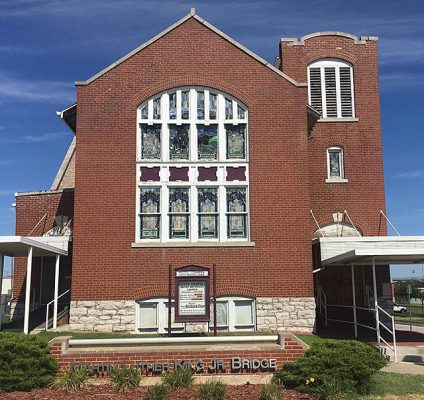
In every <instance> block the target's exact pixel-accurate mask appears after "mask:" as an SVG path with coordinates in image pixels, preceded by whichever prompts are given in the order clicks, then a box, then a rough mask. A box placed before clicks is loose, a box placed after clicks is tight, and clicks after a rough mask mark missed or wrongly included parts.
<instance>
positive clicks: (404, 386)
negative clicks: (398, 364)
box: [359, 372, 424, 400]
mask: <svg viewBox="0 0 424 400" xmlns="http://www.w3.org/2000/svg"><path fill="white" fill-rule="evenodd" d="M359 399H364V400H374V399H375V400H377V399H387V400H388V399H393V400H395V399H411V400H412V399H424V375H407V374H394V373H389V372H379V373H378V374H376V375H375V376H374V378H373V384H372V389H371V393H370V394H369V395H367V396H361V397H359Z"/></svg>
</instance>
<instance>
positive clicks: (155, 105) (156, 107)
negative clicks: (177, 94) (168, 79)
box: [153, 97, 160, 119]
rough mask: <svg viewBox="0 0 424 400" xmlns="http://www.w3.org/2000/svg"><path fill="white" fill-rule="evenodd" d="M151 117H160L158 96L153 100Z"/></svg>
mask: <svg viewBox="0 0 424 400" xmlns="http://www.w3.org/2000/svg"><path fill="white" fill-rule="evenodd" d="M153 119H160V97H159V98H158V99H155V100H153Z"/></svg>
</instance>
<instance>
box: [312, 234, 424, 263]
mask: <svg viewBox="0 0 424 400" xmlns="http://www.w3.org/2000/svg"><path fill="white" fill-rule="evenodd" d="M317 241H319V244H320V248H321V263H322V265H350V264H362V265H367V264H372V262H373V259H374V262H375V264H381V265H387V264H416V263H418V264H422V263H424V236H363V237H332V238H319V239H317Z"/></svg>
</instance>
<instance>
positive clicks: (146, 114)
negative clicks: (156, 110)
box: [141, 104, 149, 119]
mask: <svg viewBox="0 0 424 400" xmlns="http://www.w3.org/2000/svg"><path fill="white" fill-rule="evenodd" d="M147 118H149V112H148V108H147V104H146V105H145V106H143V107H141V119H147Z"/></svg>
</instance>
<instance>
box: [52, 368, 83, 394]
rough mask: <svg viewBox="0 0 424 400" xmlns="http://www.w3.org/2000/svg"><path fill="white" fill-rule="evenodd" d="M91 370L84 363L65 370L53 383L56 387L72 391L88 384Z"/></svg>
mask: <svg viewBox="0 0 424 400" xmlns="http://www.w3.org/2000/svg"><path fill="white" fill-rule="evenodd" d="M89 377H90V370H89V369H88V368H87V367H86V366H83V365H80V366H78V367H74V368H70V369H68V370H64V371H63V374H62V376H61V377H59V378H57V379H56V381H55V382H54V383H53V385H52V387H53V388H54V389H59V390H63V391H64V392H70V391H72V390H80V389H82V388H83V387H85V386H87V382H88V378H89Z"/></svg>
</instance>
